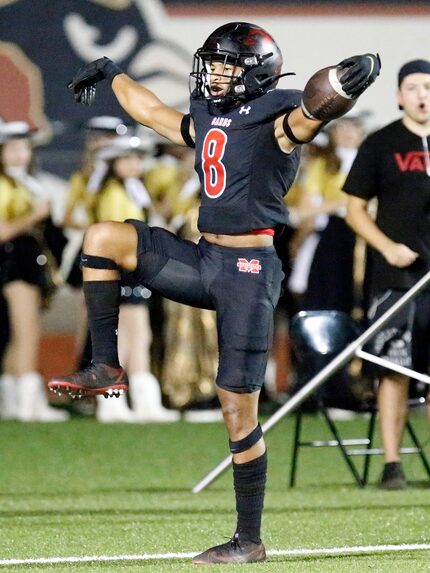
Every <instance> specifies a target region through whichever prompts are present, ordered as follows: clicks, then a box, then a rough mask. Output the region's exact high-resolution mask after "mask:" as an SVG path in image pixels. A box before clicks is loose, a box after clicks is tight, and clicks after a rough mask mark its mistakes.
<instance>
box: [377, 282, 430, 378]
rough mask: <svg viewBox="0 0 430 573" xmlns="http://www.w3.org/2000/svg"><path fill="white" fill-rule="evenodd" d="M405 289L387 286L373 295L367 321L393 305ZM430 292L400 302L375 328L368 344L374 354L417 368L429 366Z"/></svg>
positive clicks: (424, 368) (425, 369) (426, 369)
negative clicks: (375, 330)
mask: <svg viewBox="0 0 430 573" xmlns="http://www.w3.org/2000/svg"><path fill="white" fill-rule="evenodd" d="M405 292H406V291H404V290H399V289H392V290H387V291H385V292H382V293H379V294H378V295H376V296H375V297H374V298H373V301H372V304H371V305H370V308H369V311H368V318H369V319H370V324H372V323H373V322H375V321H376V320H377V319H378V318H379V317H380V316H382V315H383V314H384V312H386V311H387V310H388V309H389V308H390V307H392V306H393V304H395V303H396V302H397V301H398V300H399V299H400V298H401V297H402V296H403V295H404V294H405ZM429 341H430V293H429V292H422V293H420V294H419V295H418V296H417V297H415V299H413V301H412V302H411V303H409V304H407V305H406V306H404V307H403V308H402V309H401V310H400V311H399V312H398V313H397V314H396V315H394V317H393V318H392V319H390V321H389V322H387V323H386V325H385V326H384V327H383V328H382V330H380V331H379V332H377V334H376V335H375V336H374V337H373V340H372V341H371V342H370V343H369V344H368V346H369V351H370V352H372V353H373V354H376V355H377V356H380V357H382V358H385V359H386V360H390V361H391V362H395V363H396V364H400V365H401V366H405V367H407V368H413V369H414V370H417V371H418V372H422V373H426V374H427V373H428V368H429V366H430V342H429Z"/></svg>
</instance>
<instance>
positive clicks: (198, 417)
mask: <svg viewBox="0 0 430 573" xmlns="http://www.w3.org/2000/svg"><path fill="white" fill-rule="evenodd" d="M223 419H224V418H223V415H222V410H221V408H215V409H207V410H187V411H186V412H184V420H185V422H195V423H196V424H203V423H211V422H222V421H223Z"/></svg>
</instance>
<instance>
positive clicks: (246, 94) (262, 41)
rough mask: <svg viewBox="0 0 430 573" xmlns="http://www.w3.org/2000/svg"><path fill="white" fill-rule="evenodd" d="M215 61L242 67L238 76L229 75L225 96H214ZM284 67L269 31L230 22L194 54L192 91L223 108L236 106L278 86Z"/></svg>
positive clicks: (242, 23) (213, 33) (252, 25)
mask: <svg viewBox="0 0 430 573" xmlns="http://www.w3.org/2000/svg"><path fill="white" fill-rule="evenodd" d="M213 61H218V62H219V61H221V62H224V65H227V64H229V65H234V66H239V67H240V68H241V72H240V74H239V75H237V76H230V75H227V74H226V75H225V78H226V82H228V83H229V88H228V90H227V93H226V94H225V95H223V96H213V95H211V90H210V64H211V62H213ZM281 68H282V54H281V50H280V49H279V47H278V45H277V44H276V42H275V40H274V39H273V38H272V36H271V35H270V34H269V33H268V32H266V31H265V30H263V28H260V26H256V25H255V24H248V23H246V22H230V23H229V24H224V25H223V26H221V27H220V28H217V29H216V30H215V31H214V32H212V34H211V35H210V36H209V37H208V38H207V40H206V41H205V43H204V44H203V46H202V47H201V48H199V49H198V50H197V52H196V53H195V54H194V64H193V71H192V72H191V74H190V77H191V80H192V82H191V83H190V90H191V94H192V96H193V97H195V98H204V99H207V100H211V101H213V102H214V103H215V104H217V105H219V106H222V107H225V106H229V105H234V104H236V103H238V102H241V101H246V100H249V99H252V98H254V97H257V96H259V95H261V94H263V93H265V92H266V91H268V90H269V89H270V88H273V87H274V86H276V84H277V82H278V79H279V78H280V76H281ZM219 75H221V76H223V74H219ZM283 75H284V74H283ZM285 75H287V74H285Z"/></svg>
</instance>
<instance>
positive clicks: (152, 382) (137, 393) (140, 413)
mask: <svg viewBox="0 0 430 573" xmlns="http://www.w3.org/2000/svg"><path fill="white" fill-rule="evenodd" d="M129 384H130V387H129V391H130V398H131V404H132V408H133V411H134V412H135V415H136V420H137V421H138V422H142V423H144V422H178V421H179V420H180V419H181V413H180V412H178V411H177V410H168V409H167V408H165V407H164V406H163V404H162V402H161V390H160V385H159V383H158V380H157V379H156V378H155V376H154V375H153V374H151V372H139V373H137V374H132V375H131V376H129Z"/></svg>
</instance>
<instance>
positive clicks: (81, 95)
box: [67, 58, 123, 105]
mask: <svg viewBox="0 0 430 573" xmlns="http://www.w3.org/2000/svg"><path fill="white" fill-rule="evenodd" d="M122 73H123V71H122V70H121V68H119V67H118V66H117V65H116V64H115V63H114V62H112V60H109V58H99V59H98V60H94V61H93V62H90V63H89V64H86V65H85V66H82V67H81V68H79V70H78V71H77V73H76V75H75V76H74V77H73V79H72V81H71V82H70V83H69V84H67V87H68V88H69V90H71V91H72V92H73V95H74V97H75V101H76V102H77V103H82V104H84V105H91V104H92V103H93V101H94V98H95V97H96V84H97V83H98V82H101V81H102V80H104V79H108V80H110V81H112V80H113V79H114V77H115V76H116V75H118V74H122Z"/></svg>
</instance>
